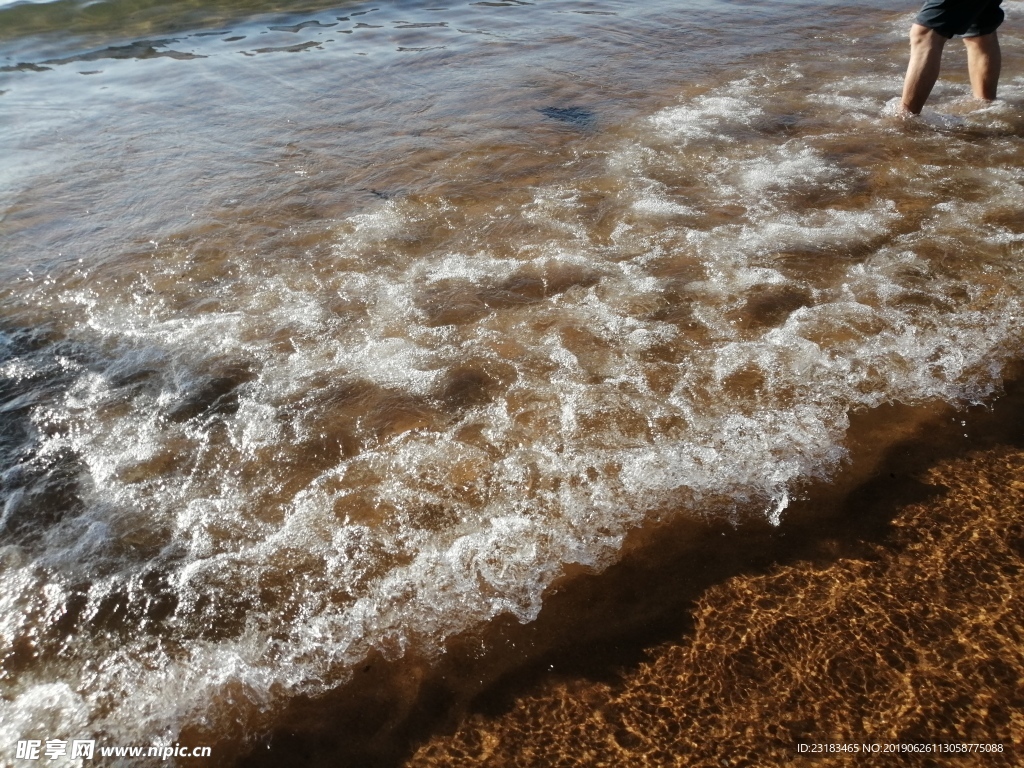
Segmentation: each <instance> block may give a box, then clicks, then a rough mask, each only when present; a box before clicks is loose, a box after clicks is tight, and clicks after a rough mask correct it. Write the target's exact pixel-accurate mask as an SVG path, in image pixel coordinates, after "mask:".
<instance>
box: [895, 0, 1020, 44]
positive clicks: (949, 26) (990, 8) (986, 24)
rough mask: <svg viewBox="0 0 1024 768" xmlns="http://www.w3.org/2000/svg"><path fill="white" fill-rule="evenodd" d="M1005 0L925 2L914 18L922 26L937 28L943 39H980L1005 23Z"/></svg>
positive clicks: (939, 0) (940, 0) (930, 0)
mask: <svg viewBox="0 0 1024 768" xmlns="http://www.w3.org/2000/svg"><path fill="white" fill-rule="evenodd" d="M1001 2H1002V0H987V2H986V0H981V1H980V2H978V0H925V3H924V6H923V7H922V8H921V12H920V13H919V14H917V18H916V19H914V22H915V23H916V24H920V25H921V26H922V27H928V28H929V29H934V30H935V31H936V32H938V33H939V34H940V35H942V36H943V37H953V35H963V36H964V37H978V36H979V35H988V34H991V33H992V32H995V31H996V27H998V26H999V25H1000V24H1002V23H1003V16H1004V14H1003V9H1002V8H1000V7H999V4H1000V3H1001Z"/></svg>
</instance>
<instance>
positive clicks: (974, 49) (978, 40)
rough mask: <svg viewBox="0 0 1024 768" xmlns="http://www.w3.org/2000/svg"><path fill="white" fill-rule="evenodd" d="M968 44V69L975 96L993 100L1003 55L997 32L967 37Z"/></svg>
mask: <svg viewBox="0 0 1024 768" xmlns="http://www.w3.org/2000/svg"><path fill="white" fill-rule="evenodd" d="M964 45H966V46H967V71H968V73H969V74H970V76H971V91H972V92H973V93H974V98H976V99H984V100H985V101H992V100H993V99H995V97H996V86H997V85H998V84H999V70H1000V68H1001V67H1002V55H1001V54H1000V52H999V38H998V37H996V33H995V32H992V33H991V34H988V35H978V36H977V37H965V38H964Z"/></svg>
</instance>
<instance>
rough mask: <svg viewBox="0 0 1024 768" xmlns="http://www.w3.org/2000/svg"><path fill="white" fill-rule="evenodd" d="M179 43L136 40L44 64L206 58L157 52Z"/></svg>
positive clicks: (172, 51) (176, 52) (175, 39)
mask: <svg viewBox="0 0 1024 768" xmlns="http://www.w3.org/2000/svg"><path fill="white" fill-rule="evenodd" d="M178 42H181V41H180V40H179V39H177V38H173V39H167V40H137V41H136V42H134V43H130V44H129V45H114V46H111V47H109V48H104V49H103V50H101V51H92V52H90V53H81V54H77V55H75V56H68V57H67V58H62V59H47V60H46V61H44V62H43V63H44V64H54V65H60V64H71V63H73V62H76V61H99V60H102V59H159V58H170V59H177V60H179V61H189V60H191V59H205V58H206V56H202V55H200V54H196V53H188V52H185V51H176V50H173V49H172V50H159V49H162V48H167V46H169V45H172V44H174V43H178Z"/></svg>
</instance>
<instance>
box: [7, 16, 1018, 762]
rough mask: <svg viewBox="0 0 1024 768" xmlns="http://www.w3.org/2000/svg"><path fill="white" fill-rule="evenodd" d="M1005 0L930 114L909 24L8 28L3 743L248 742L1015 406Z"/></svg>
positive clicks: (892, 20)
mask: <svg viewBox="0 0 1024 768" xmlns="http://www.w3.org/2000/svg"><path fill="white" fill-rule="evenodd" d="M1022 7H1024V6H1022V4H1021V3H1019V2H1010V3H1008V4H1007V8H1008V13H1009V15H1010V22H1008V24H1007V27H1006V29H1005V30H1004V32H1003V33H1002V35H1001V39H1002V44H1003V50H1004V59H1005V60H1004V71H1005V75H1004V81H1003V84H1002V87H1001V96H1002V100H1000V101H998V102H996V103H994V104H991V105H978V104H975V103H973V102H971V101H970V100H968V99H965V98H964V95H963V94H964V93H965V92H966V86H965V76H964V73H963V72H962V70H963V64H964V61H963V54H962V51H960V50H957V49H956V48H955V47H954V46H951V47H950V50H949V51H948V52H947V55H946V70H945V75H946V76H947V78H948V79H944V81H943V82H942V83H941V84H940V86H939V87H938V88H937V90H936V92H935V94H934V95H933V100H932V102H931V107H932V108H931V109H930V110H929V111H928V112H927V113H926V114H925V116H924V117H923V118H922V119H921V120H917V121H910V122H905V121H902V120H899V119H898V118H896V117H894V116H893V114H892V104H891V100H892V99H893V97H894V96H895V95H896V94H897V93H898V90H899V87H900V81H901V75H902V68H903V66H904V56H905V42H904V34H905V28H906V25H907V23H908V21H909V18H910V12H909V11H908V9H906V8H904V7H902V4H899V3H895V2H888V1H887V2H874V3H871V4H869V5H868V6H867V8H865V7H864V6H860V7H858V9H857V12H856V14H854V13H853V12H852V11H849V10H844V9H842V8H839V7H831V6H829V5H824V6H823V5H822V4H820V3H815V4H801V3H778V2H776V3H762V2H748V3H733V2H721V3H715V2H692V3H687V4H680V3H677V2H652V3H644V4H643V5H642V7H641V6H639V4H630V3H625V2H613V1H611V0H609V1H603V0H602V1H598V2H569V1H565V2H563V1H562V0H550V1H549V2H538V3H536V4H529V3H525V2H493V3H491V2H475V3H459V4H450V5H444V6H443V7H442V6H441V4H437V5H431V4H428V3H419V2H417V3H413V2H392V3H377V4H375V5H367V4H359V3H357V4H346V5H341V6H333V7H324V8H317V7H312V8H311V6H309V5H307V4H303V5H302V11H301V12H299V10H298V6H294V5H289V4H279V5H273V6H271V5H257V4H252V3H248V4H244V5H243V4H241V3H235V2H225V3H221V4H218V5H209V4H207V5H202V6H199V5H195V4H181V5H180V6H179V5H173V6H172V5H160V4H146V3H139V4H137V5H132V4H122V3H115V4H103V3H100V4H97V5H82V6H78V5H75V4H69V3H52V4H44V5H9V6H3V7H0V29H2V30H4V31H3V32H2V33H0V64H2V71H0V105H2V106H3V109H2V110H0V126H2V127H0V130H2V131H3V135H4V143H5V151H6V153H7V154H6V158H5V160H4V162H3V165H2V166H0V210H2V211H3V214H2V219H0V237H2V243H3V256H2V263H0V276H2V281H0V398H2V405H0V409H2V414H3V415H2V419H3V420H2V422H0V429H2V432H0V450H2V452H3V458H2V470H3V475H2V478H0V483H2V485H0V493H2V494H3V496H2V500H3V507H2V510H3V511H2V513H0V526H2V527H0V536H2V549H0V564H2V565H0V567H2V569H3V573H2V576H0V578H2V580H3V584H4V587H5V588H4V590H3V593H2V596H0V633H2V636H3V641H4V642H3V644H2V646H0V647H2V648H3V649H5V650H3V651H0V653H2V654H3V656H2V658H0V665H2V666H0V671H2V681H3V682H2V685H3V699H2V700H0V712H2V717H0V733H2V734H3V736H4V737H5V738H6V741H7V742H8V743H11V744H13V743H14V742H16V741H17V740H18V739H21V738H44V739H45V738H68V739H70V738H78V737H79V736H80V735H83V734H94V735H95V736H96V737H97V738H99V739H100V740H101V743H109V744H135V743H145V744H149V743H153V742H169V743H173V742H174V741H175V739H177V738H179V737H180V736H181V734H189V736H190V737H191V738H192V739H193V741H194V743H216V744H218V745H220V744H222V743H223V744H224V745H232V744H234V745H237V744H238V743H240V742H242V741H244V740H245V739H247V738H252V737H253V736H254V735H256V734H259V733H260V732H261V731H263V730H264V729H266V728H269V727H271V726H272V725H273V724H274V721H275V716H276V713H277V712H279V711H280V709H281V708H282V707H283V706H285V705H286V704H287V702H289V701H290V700H292V699H293V698H294V697H296V696H298V695H300V694H301V695H316V694H319V693H321V692H323V691H326V690H330V689H332V688H335V687H337V686H339V685H341V684H342V683H344V682H345V681H346V680H348V679H349V677H350V675H351V673H352V670H353V669H355V668H356V667H357V666H358V665H360V663H361V662H362V661H363V660H364V659H366V658H367V657H368V656H369V655H371V654H381V655H383V656H384V657H385V658H391V659H395V658H400V657H403V656H406V655H412V656H416V657H427V658H429V657H430V656H431V655H432V654H435V653H436V652H438V651H439V650H440V649H441V648H442V647H443V644H444V641H445V640H446V638H449V637H451V636H452V635H454V634H456V633H460V632H463V631H466V630H471V629H472V628H474V627H478V626H481V625H483V624H485V623H486V622H489V621H492V620H493V619H495V617H498V616H502V615H505V614H512V615H514V616H515V617H517V618H518V619H519V620H521V621H530V620H531V619H533V618H534V617H536V615H537V613H538V611H539V609H540V606H541V603H542V596H543V593H544V590H545V588H546V587H547V586H548V585H550V584H551V583H552V582H553V581H555V580H556V579H558V577H559V576H560V575H562V574H563V573H565V572H566V570H567V569H572V568H577V567H579V566H584V567H587V568H602V567H605V566H607V565H608V564H610V563H612V562H614V561H615V560H616V558H617V556H618V552H619V550H620V547H621V546H622V543H623V540H624V538H625V536H626V535H627V534H628V533H629V532H630V531H631V530H634V529H636V528H637V527H642V526H645V525H650V524H652V523H654V522H657V521H658V520H661V519H664V518H666V517H674V516H681V515H682V516H692V517H695V518H719V517H721V518H726V519H740V518H741V517H743V516H746V515H750V514H758V515H763V516H765V517H766V518H767V519H769V520H771V521H773V522H777V521H778V520H779V519H780V518H781V517H783V516H784V515H785V513H786V508H787V505H788V501H789V498H790V497H791V496H792V495H795V494H799V493H800V489H801V488H802V487H804V486H805V485H806V483H808V482H809V481H810V480H812V479H815V478H818V479H820V478H825V477H829V476H831V475H832V474H833V473H835V472H836V471H838V469H839V468H840V467H841V466H842V462H843V460H844V456H845V452H846V446H845V442H844V439H845V434H846V429H847V427H848V424H849V420H848V419H849V415H850V414H851V413H854V412H859V411H863V410H865V409H870V408H874V407H877V406H880V405H884V404H888V403H900V404H903V405H910V406H921V407H927V406H929V405H930V404H934V403H937V402H952V403H967V402H979V401H982V400H984V399H985V398H987V397H989V396H990V395H992V394H993V393H994V392H996V391H998V388H999V385H1000V381H1001V378H1002V375H1003V371H1004V369H1005V367H1006V365H1007V364H1008V363H1009V362H1011V361H1015V360H1018V359H1019V358H1020V353H1019V350H1020V344H1021V340H1022V338H1021V337H1022V333H1021V322H1020V318H1021V312H1022V311H1024V308H1022V307H1021V299H1022V296H1024V293H1022V289H1024V278H1022V274H1021V268H1020V256H1021V255H1022V253H1024V215H1022V208H1024V173H1022V171H1021V166H1022V162H1021V161H1022V159H1024V114H1022V111H1021V108H1022V106H1024V77H1022V76H1021V75H1020V74H1019V73H1020V72H1021V71H1022V70H1021V67H1020V63H1021V59H1022V56H1021V51H1022V50H1024V49H1022V45H1021V33H1020V32H1019V28H1018V26H1017V25H1016V23H1015V22H1014V21H1013V19H1014V17H1016V16H1022V15H1024V14H1022V13H1021V9H1022ZM228 748H229V747H228V746H224V749H225V750H227V749H228ZM4 759H7V758H6V757H5V758H4Z"/></svg>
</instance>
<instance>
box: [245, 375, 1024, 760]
mask: <svg viewBox="0 0 1024 768" xmlns="http://www.w3.org/2000/svg"><path fill="white" fill-rule="evenodd" d="M961 422H964V424H965V425H966V426H964V424H961ZM1022 423H1024V386H1021V384H1020V383H1019V379H1016V378H1015V377H1010V379H1009V380H1008V382H1007V384H1006V385H1005V393H1004V394H1003V395H1001V396H999V397H998V398H995V401H994V403H992V404H991V405H990V406H981V407H971V408H967V409H965V410H963V411H956V410H954V409H953V408H951V407H948V406H944V405H942V406H933V407H928V408H916V409H915V408H909V407H890V406H885V407H883V408H881V409H876V410H875V411H872V412H870V413H867V414H860V415H858V416H857V417H855V418H854V419H853V420H852V424H851V428H850V431H849V433H848V444H849V446H850V454H851V458H850V461H849V463H848V464H847V465H846V466H845V467H844V469H843V470H842V471H840V472H839V473H838V475H837V476H836V477H834V478H832V480H831V481H829V482H817V483H814V484H812V485H810V486H808V487H807V488H805V489H802V490H801V492H800V493H799V498H798V499H797V500H796V501H795V502H794V503H793V504H792V505H791V507H790V509H789V510H787V513H786V515H785V517H784V519H783V523H782V525H780V526H779V527H778V528H772V527H771V526H770V525H768V524H767V523H766V522H764V520H763V519H750V520H744V521H743V522H742V523H741V524H740V525H738V526H733V525H731V524H729V523H728V522H725V521H711V522H700V521H695V520H693V519H689V518H687V519H676V520H672V521H669V522H666V523H663V524H660V525H656V526H652V527H649V528H645V529H643V530H640V531H637V533H636V535H635V536H633V537H632V538H631V539H630V540H629V541H628V542H627V546H626V548H625V551H624V553H623V557H622V558H621V559H620V561H619V562H617V563H616V564H614V565H613V566H611V567H610V568H608V569H606V570H605V571H603V572H601V573H597V574H593V573H581V574H576V575H574V576H567V577H565V578H563V579H562V580H561V581H560V582H559V583H558V584H556V585H555V587H554V588H552V590H550V592H549V594H548V595H546V597H545V605H544V610H543V611H542V613H541V616H540V617H539V618H538V619H537V620H536V621H535V622H532V623H531V624H528V625H520V624H519V623H518V622H517V621H516V620H515V619H512V618H510V617H505V618H504V619H503V620H499V621H496V622H493V623H492V624H490V625H488V626H487V627H484V628H482V629H481V630H480V631H479V632H477V633H473V634H471V635H463V636H458V637H455V638H452V639H451V640H450V641H449V643H448V646H447V650H446V653H445V654H444V656H443V657H442V658H440V659H436V660H429V659H412V658H407V659H404V660H402V661H399V662H386V661H384V660H382V659H375V660H371V661H370V662H368V663H367V664H366V665H365V666H364V668H363V675H362V677H357V678H356V679H355V680H353V681H352V682H351V683H350V684H349V685H346V686H344V687H343V688H341V689H338V690H336V691H334V692H332V693H331V694H328V695H326V696H323V697H317V698H315V699H301V700H297V701H296V702H294V703H293V704H292V705H291V706H289V707H288V711H287V712H285V713H284V716H283V717H282V718H281V719H280V721H279V725H278V727H277V728H276V729H275V731H274V732H273V733H272V734H270V735H269V736H268V737H267V738H266V739H264V740H263V741H261V742H259V743H258V744H255V745H254V746H253V748H252V750H251V751H250V752H249V754H248V755H247V756H245V757H242V759H241V760H240V761H239V762H238V764H239V765H241V766H246V767H247V768H256V767H258V766H264V765H270V764H274V765H296V766H298V765H302V766H320V765H324V766H326V765H337V764H341V765H358V766H368V767H373V768H393V767H395V766H410V768H411V766H417V768H418V767H419V766H425V765H463V764H465V765H471V764H473V763H472V762H471V761H468V758H465V759H466V762H463V760H464V757H459V758H458V760H455V759H454V758H452V759H451V760H450V761H449V762H445V761H444V759H441V758H439V757H438V755H440V754H443V753H444V749H445V748H446V747H445V746H444V745H445V744H449V745H451V744H455V743H456V742H457V740H458V739H461V738H464V736H465V734H466V732H467V731H466V730H465V729H466V728H469V729H471V730H472V729H475V730H480V729H482V728H485V727H490V726H493V727H495V728H500V727H501V726H500V724H501V723H503V722H506V721H507V719H508V718H514V717H516V716H518V714H522V713H523V712H525V711H526V710H524V709H523V707H524V703H527V702H534V701H544V702H547V703H548V704H550V703H551V701H553V700H552V699H551V698H550V697H551V696H552V695H554V696H556V699H557V698H558V697H564V695H565V692H566V691H575V692H576V693H574V694H573V696H577V694H578V695H580V696H583V695H584V693H585V696H587V697H593V696H595V695H597V694H595V693H594V692H595V691H603V692H605V693H602V694H601V695H606V693H607V692H609V691H616V690H621V689H622V686H623V685H626V684H627V682H626V681H628V680H630V679H631V676H635V675H636V674H637V670H640V669H644V668H646V665H648V664H650V663H651V662H650V661H649V660H650V659H651V654H652V653H659V652H660V651H656V650H655V649H660V648H663V647H675V648H677V649H678V648H683V647H685V646H686V644H687V643H688V642H691V641H692V640H693V637H694V632H695V631H696V630H697V628H698V625H699V621H700V620H699V618H698V620H697V621H695V614H694V606H695V604H696V605H700V604H701V601H703V600H705V599H707V596H708V595H711V594H717V593H720V592H721V590H722V589H725V588H726V587H724V586H723V585H728V584H732V583H733V582H734V581H735V580H737V579H739V580H744V579H757V578H767V576H766V574H770V573H773V572H774V571H776V570H778V569H779V568H797V569H799V568H801V567H807V568H817V569H827V568H829V567H835V566H836V564H837V563H843V562H859V561H862V560H864V559H865V558H873V557H876V553H877V552H878V551H879V547H882V548H884V547H885V546H886V544H885V542H886V541H887V540H888V539H889V538H891V536H892V531H893V525H894V523H893V521H894V520H896V519H897V518H898V516H899V515H900V514H901V511H902V510H904V509H906V508H907V507H908V506H913V505H915V504H922V503H923V504H928V503H933V502H936V500H941V498H942V496H941V489H940V488H938V487H937V486H935V485H934V484H930V483H929V482H926V481H924V480H923V479H922V478H924V477H925V475H926V473H927V472H929V471H931V470H932V469H933V468H935V467H936V466H940V465H941V464H942V463H943V462H948V461H955V460H960V459H962V458H963V457H965V456H968V455H970V454H972V453H977V452H979V451H986V450H989V451H991V450H995V449H997V448H998V446H1006V445H1020V446H1024V431H1022V430H1021V429H1020V428H1019V427H1018V426H1017V425H1019V424H1022ZM965 432H966V434H967V437H964V433H965ZM716 591H717V592H716ZM734 607H735V609H736V610H738V609H739V606H734ZM666 644H668V645H667V646H666ZM545 697H547V698H545ZM570 698H571V697H570ZM598 698H600V696H598ZM558 700H559V701H562V703H563V704H564V701H563V699H558ZM595 706H597V705H595ZM517 713H518V714H517ZM481 724H489V725H486V726H485V725H481ZM577 725H578V723H577ZM566 727H569V726H568V724H566ZM459 728H463V729H464V730H459ZM452 734H455V736H454V739H455V740H456V741H451V739H452V738H453V737H452ZM460 749H461V747H460ZM417 750H419V751H418V752H417ZM417 754H418V755H419V757H416V758H414V757H413V755H417ZM425 754H427V755H432V757H430V760H427V761H426V762H424V759H425V758H424V757H423V755H425ZM460 754H462V753H461V752H460ZM793 757H794V758H795V757H796V755H795V753H794V755H793ZM495 760H496V761H495V762H484V763H480V764H482V765H483V764H486V765H491V764H493V765H504V764H506V763H504V762H501V761H498V760H497V759H496V758H495ZM431 761H433V762H431ZM509 764H517V763H509ZM524 764H529V763H524ZM538 764H539V763H538ZM595 764H596V763H595Z"/></svg>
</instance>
